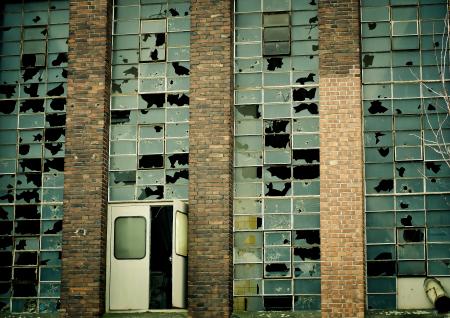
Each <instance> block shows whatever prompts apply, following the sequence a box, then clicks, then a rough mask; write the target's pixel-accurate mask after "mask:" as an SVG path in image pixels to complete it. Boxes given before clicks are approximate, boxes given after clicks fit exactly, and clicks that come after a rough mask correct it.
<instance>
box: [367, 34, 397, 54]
mask: <svg viewBox="0 0 450 318" xmlns="http://www.w3.org/2000/svg"><path fill="white" fill-rule="evenodd" d="M390 50H391V41H390V39H389V38H388V37H383V38H368V39H362V51H363V52H384V51H390Z"/></svg>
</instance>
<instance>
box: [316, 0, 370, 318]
mask: <svg viewBox="0 0 450 318" xmlns="http://www.w3.org/2000/svg"><path fill="white" fill-rule="evenodd" d="M319 21H320V22H319V46H320V83H319V85H320V157H321V158H320V161H321V163H320V169H321V171H320V176H321V180H320V193H321V199H320V204H321V211H320V213H321V217H320V222H321V231H320V233H321V259H322V266H321V275H322V287H321V289H322V317H345V318H350V317H364V310H365V295H364V293H365V278H364V210H363V195H364V192H363V174H362V171H363V166H362V165H363V158H362V126H361V116H362V115H361V88H360V87H361V83H360V63H359V60H360V57H359V1H355V0H351V1H345V2H344V1H337V0H329V1H320V2H319Z"/></svg>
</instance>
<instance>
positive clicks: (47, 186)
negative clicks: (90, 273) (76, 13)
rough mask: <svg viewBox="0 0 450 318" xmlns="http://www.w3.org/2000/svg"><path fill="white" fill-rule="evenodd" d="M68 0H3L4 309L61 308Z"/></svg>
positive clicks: (0, 308)
mask: <svg viewBox="0 0 450 318" xmlns="http://www.w3.org/2000/svg"><path fill="white" fill-rule="evenodd" d="M68 23H69V1H67V0H66V1H64V0H60V1H58V0H56V1H24V2H22V1H3V2H2V4H0V315H1V312H4V313H9V312H12V313H22V312H26V313H32V312H36V313H37V312H40V313H45V312H54V311H56V310H57V308H58V307H59V296H60V271H61V234H62V233H61V230H62V217H63V206H62V203H63V183H64V141H65V140H64V138H65V137H64V136H65V119H66V115H65V108H66V93H67V86H66V82H67V69H66V67H67V38H68V35H69V25H68Z"/></svg>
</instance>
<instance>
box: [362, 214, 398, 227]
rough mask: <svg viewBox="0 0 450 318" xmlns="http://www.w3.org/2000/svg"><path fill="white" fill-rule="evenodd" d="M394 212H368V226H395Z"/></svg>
mask: <svg viewBox="0 0 450 318" xmlns="http://www.w3.org/2000/svg"><path fill="white" fill-rule="evenodd" d="M394 219H395V216H394V212H376V213H375V212H374V213H366V226H367V227H368V228H371V227H374V228H375V227H393V226H395V220H394Z"/></svg>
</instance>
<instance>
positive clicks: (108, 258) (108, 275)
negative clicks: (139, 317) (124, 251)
mask: <svg viewBox="0 0 450 318" xmlns="http://www.w3.org/2000/svg"><path fill="white" fill-rule="evenodd" d="M176 201H179V202H182V203H184V204H186V205H187V204H188V203H187V200H171V201H166V200H164V201H160V202H155V201H152V202H126V203H124V202H118V203H109V204H108V214H107V224H106V225H107V229H106V289H105V312H112V313H114V312H116V313H121V312H122V313H128V312H130V313H131V312H187V308H185V309H147V310H133V311H129V310H110V309H109V308H110V294H109V293H110V278H111V247H112V246H111V244H113V243H112V242H111V236H112V227H113V222H112V219H111V210H112V208H113V207H123V208H126V207H134V206H147V207H148V208H149V216H150V207H152V206H175V203H174V202H176ZM174 211H175V210H174ZM188 215H189V213H188ZM150 226H151V222H150ZM149 248H150V246H149ZM149 270H150V269H149ZM186 285H187V282H186Z"/></svg>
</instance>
